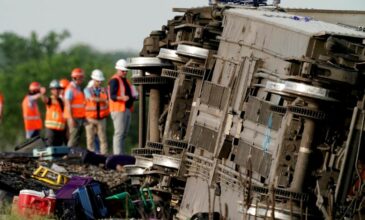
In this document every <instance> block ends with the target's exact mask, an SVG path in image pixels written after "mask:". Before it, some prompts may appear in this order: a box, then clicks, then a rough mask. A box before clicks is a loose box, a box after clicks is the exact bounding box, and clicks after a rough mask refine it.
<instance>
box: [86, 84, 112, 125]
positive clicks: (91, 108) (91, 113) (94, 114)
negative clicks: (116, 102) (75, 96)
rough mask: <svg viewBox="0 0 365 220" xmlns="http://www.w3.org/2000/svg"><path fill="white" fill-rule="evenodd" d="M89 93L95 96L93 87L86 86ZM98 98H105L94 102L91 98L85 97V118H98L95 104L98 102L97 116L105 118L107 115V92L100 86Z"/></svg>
mask: <svg viewBox="0 0 365 220" xmlns="http://www.w3.org/2000/svg"><path fill="white" fill-rule="evenodd" d="M88 90H89V92H90V94H91V96H92V97H97V96H96V95H95V93H94V90H93V88H92V87H91V88H88ZM99 98H101V99H105V101H102V102H96V101H93V100H91V99H86V104H85V115H86V118H94V119H98V109H97V105H98V103H99V117H100V118H105V117H106V116H108V115H109V106H108V102H107V99H108V94H107V91H106V89H104V88H101V91H100V95H99Z"/></svg>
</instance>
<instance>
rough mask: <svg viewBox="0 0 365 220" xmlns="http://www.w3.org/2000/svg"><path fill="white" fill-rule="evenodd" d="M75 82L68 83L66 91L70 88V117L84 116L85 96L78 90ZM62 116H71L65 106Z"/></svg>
mask: <svg viewBox="0 0 365 220" xmlns="http://www.w3.org/2000/svg"><path fill="white" fill-rule="evenodd" d="M74 84H75V83H73V82H72V83H70V84H69V85H68V86H67V88H66V91H65V92H67V91H68V90H72V95H73V97H72V100H70V104H71V112H72V117H73V118H84V117H85V96H84V93H83V92H81V91H79V90H78V89H77V88H76V87H75V85H74ZM64 112H65V113H64V117H65V118H71V114H70V112H69V111H68V108H65V111H64Z"/></svg>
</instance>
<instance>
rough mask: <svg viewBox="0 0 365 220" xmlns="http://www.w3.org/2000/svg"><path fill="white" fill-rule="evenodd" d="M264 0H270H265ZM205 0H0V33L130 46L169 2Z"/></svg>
mask: <svg viewBox="0 0 365 220" xmlns="http://www.w3.org/2000/svg"><path fill="white" fill-rule="evenodd" d="M269 1H270V0H269ZM270 2H271V1H270ZM281 2H282V5H283V6H289V7H298V8H299V7H301V8H303V7H304V8H321V9H331V8H332V9H347V10H365V0H347V1H340V0H282V1H281ZM206 5H208V0H129V1H127V0H0V33H1V32H4V31H12V32H15V33H17V34H20V35H23V36H29V34H30V32H31V31H33V30H34V31H36V32H37V33H38V34H39V35H40V36H43V35H44V34H46V33H47V32H49V31H50V30H54V31H62V30H65V29H67V30H69V31H70V33H71V38H70V39H68V40H66V41H65V43H64V45H63V47H64V48H65V47H68V46H69V45H72V44H75V43H78V42H83V43H87V44H89V45H91V46H93V47H94V48H96V49H99V50H103V51H109V50H136V51H139V50H140V49H141V48H142V44H143V39H144V38H145V37H146V36H148V35H149V33H150V32H151V31H152V30H159V29H160V28H161V26H162V25H164V24H166V22H167V20H168V19H171V18H173V17H174V16H175V15H178V14H179V13H173V12H172V8H173V7H198V6H206Z"/></svg>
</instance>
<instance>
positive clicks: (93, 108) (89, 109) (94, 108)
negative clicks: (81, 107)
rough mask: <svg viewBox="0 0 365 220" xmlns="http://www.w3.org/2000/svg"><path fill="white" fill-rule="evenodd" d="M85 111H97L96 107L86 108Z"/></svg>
mask: <svg viewBox="0 0 365 220" xmlns="http://www.w3.org/2000/svg"><path fill="white" fill-rule="evenodd" d="M85 110H88V111H94V110H96V107H86V108H85Z"/></svg>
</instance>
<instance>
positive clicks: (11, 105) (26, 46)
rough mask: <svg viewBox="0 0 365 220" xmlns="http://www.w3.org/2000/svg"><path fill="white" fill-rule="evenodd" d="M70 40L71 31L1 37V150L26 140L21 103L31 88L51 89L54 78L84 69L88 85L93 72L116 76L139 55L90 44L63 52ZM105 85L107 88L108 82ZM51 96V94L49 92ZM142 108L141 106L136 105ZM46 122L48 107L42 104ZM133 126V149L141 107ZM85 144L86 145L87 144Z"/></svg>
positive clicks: (130, 140)
mask: <svg viewBox="0 0 365 220" xmlns="http://www.w3.org/2000/svg"><path fill="white" fill-rule="evenodd" d="M69 37H70V33H69V32H68V31H62V32H60V33H57V32H54V31H51V32H49V33H48V34H46V35H45V36H44V37H42V38H40V37H39V36H38V35H37V33H36V32H32V33H31V34H30V36H29V37H23V36H19V35H17V34H15V33H12V32H5V33H1V34H0V91H1V92H2V93H3V95H4V99H5V104H4V117H3V119H2V121H1V123H0V151H9V150H13V149H14V146H16V145H17V144H19V143H21V142H23V141H25V132H24V124H23V117H22V110H21V102H22V100H23V98H24V96H25V95H26V93H27V92H28V86H29V84H30V83H31V82H33V81H38V82H40V83H41V85H42V86H45V87H46V88H48V85H49V83H50V81H51V80H53V79H58V80H59V79H61V78H68V79H70V73H71V70H72V69H73V68H75V67H81V68H83V69H84V70H85V72H86V78H85V82H84V86H86V84H87V82H88V81H89V80H90V74H91V71H92V70H93V69H96V68H97V69H100V70H102V71H103V72H104V74H105V76H106V78H107V79H109V78H110V77H111V76H112V75H113V74H114V73H115V69H114V64H115V62H116V61H117V60H118V59H120V58H127V57H132V56H136V54H137V53H136V52H124V51H119V52H110V53H107V52H100V51H97V50H95V49H93V48H92V47H91V46H89V45H86V44H77V45H74V46H72V47H70V48H68V49H64V50H61V49H60V45H61V43H62V42H63V41H64V40H65V39H67V38H69ZM103 86H107V81H106V82H104V84H103ZM47 94H48V91H47ZM136 104H137V105H138V103H136ZM39 106H40V109H41V112H42V117H43V119H44V113H45V106H44V105H43V103H39ZM135 109H136V110H137V111H135V112H134V113H133V116H132V124H131V127H130V131H129V135H128V137H127V140H126V146H128V147H129V148H131V147H134V146H136V145H137V142H138V106H135ZM107 123H108V124H107V137H108V144H109V147H111V145H112V137H113V124H112V121H111V120H110V118H108V121H107ZM83 143H84V144H83V145H84V146H86V144H85V141H83Z"/></svg>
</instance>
